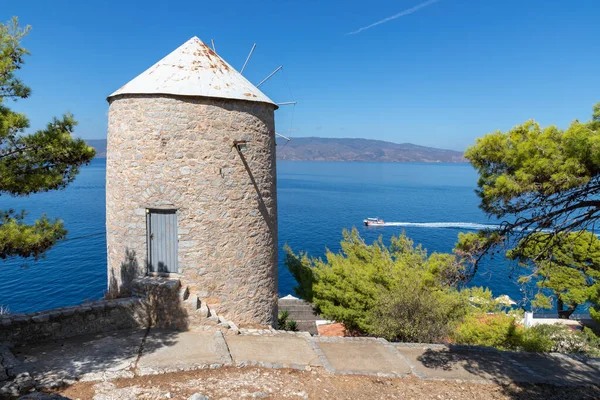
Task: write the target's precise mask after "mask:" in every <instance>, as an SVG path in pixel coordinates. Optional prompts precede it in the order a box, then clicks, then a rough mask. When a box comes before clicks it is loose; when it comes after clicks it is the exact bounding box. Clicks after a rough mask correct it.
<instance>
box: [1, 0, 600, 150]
mask: <svg viewBox="0 0 600 400" xmlns="http://www.w3.org/2000/svg"><path fill="white" fill-rule="evenodd" d="M424 3H427V4H425V5H424ZM414 8H416V10H414V12H411V11H410V10H411V9H414ZM407 10H408V11H407ZM403 11H407V13H405V15H402V16H400V17H398V18H396V19H393V20H390V21H387V22H385V23H382V24H379V25H376V26H373V27H371V28H369V29H366V30H363V31H361V32H359V33H357V34H353V35H347V33H349V32H353V31H357V30H359V29H360V28H362V27H366V26H369V25H371V24H373V23H375V22H377V21H380V20H383V19H385V18H387V17H390V16H394V15H397V14H399V13H402V12H403ZM13 15H17V16H19V18H20V20H21V23H22V24H30V25H32V31H31V34H30V35H29V36H28V37H27V38H26V39H25V41H24V46H25V47H26V48H28V49H29V50H30V51H31V53H32V55H31V56H29V57H28V58H27V60H26V65H25V67H24V68H23V70H21V72H20V76H21V77H22V78H23V79H24V80H25V82H26V83H27V84H29V85H30V86H31V87H32V89H33V95H32V97H31V98H30V99H27V100H24V101H21V102H18V103H15V104H11V106H13V107H14V108H15V109H17V110H19V111H22V112H26V113H27V114H28V115H29V117H30V118H31V122H32V129H36V128H40V127H42V126H43V125H45V124H46V123H47V122H48V121H49V120H50V118H51V117H52V116H55V115H61V114H62V113H64V112H65V111H71V112H72V113H74V114H75V116H76V118H77V119H78V120H79V122H80V124H79V126H78V128H77V132H76V133H77V135H79V136H81V137H83V138H88V139H93V138H103V137H105V136H106V124H107V118H106V113H107V110H108V104H107V102H106V96H108V95H109V94H110V93H111V92H113V91H114V90H116V89H118V88H119V87H120V86H122V85H123V84H125V83H127V82H128V81H129V80H131V79H132V78H134V77H135V76H136V75H138V74H139V73H141V72H143V71H144V70H145V69H146V68H148V67H149V66H151V65H152V64H154V63H155V62H156V61H158V60H159V59H160V58H162V57H163V56H165V55H166V54H168V53H169V52H171V51H172V50H174V49H175V48H177V47H178V46H179V45H180V44H182V43H183V42H185V41H186V40H188V39H189V38H190V37H192V36H198V37H200V38H201V39H202V40H204V41H205V42H206V43H210V39H211V38H212V39H214V40H215V44H216V48H217V52H218V53H219V54H220V55H221V56H222V57H223V58H224V59H225V60H227V61H228V62H229V63H230V64H232V65H233V66H234V67H236V68H238V69H240V68H241V66H242V65H243V63H244V60H245V58H246V56H247V54H248V51H249V50H250V48H251V46H252V44H253V43H254V42H256V43H258V45H257V49H256V51H255V53H254V55H253V57H252V60H251V62H250V64H249V66H248V67H247V69H246V71H245V73H244V75H246V76H247V77H248V78H249V79H250V80H251V81H252V82H254V83H258V82H260V80H262V78H264V77H265V76H266V75H268V74H269V73H270V72H271V71H272V70H274V69H275V68H276V67H277V66H279V65H280V64H283V66H284V68H283V70H282V72H281V73H279V74H277V75H276V76H274V77H273V78H272V79H271V80H269V81H268V83H265V84H264V85H263V86H261V89H262V90H263V91H264V92H265V93H266V94H267V95H268V96H270V97H271V98H272V99H273V100H275V101H277V102H283V101H292V100H295V101H298V105H297V106H296V107H291V106H284V107H281V109H280V110H279V111H277V114H276V122H277V130H278V132H280V133H282V134H289V135H291V136H322V137H366V138H373V139H382V140H389V141H393V142H398V143H401V142H411V143H416V144H421V145H426V146H436V147H443V148H451V149H457V150H462V149H464V148H465V147H466V146H468V145H470V144H472V143H473V142H474V140H475V138H476V137H478V136H481V135H483V134H485V133H487V132H491V131H494V130H497V129H501V130H506V129H509V128H510V127H512V126H514V125H517V124H519V123H521V122H523V121H525V120H527V119H530V118H534V119H536V120H537V121H539V122H540V123H542V124H543V125H549V124H555V125H558V126H560V127H566V126H567V125H568V124H569V122H571V121H572V120H574V119H575V118H578V119H580V120H588V119H589V117H590V115H591V107H592V105H593V104H594V103H595V102H597V101H600V72H599V71H600V39H599V38H600V22H598V21H599V20H600V18H599V17H600V2H599V1H597V0H578V1H576V2H574V1H566V0H526V1H524V0H518V1H517V0H439V1H437V2H434V1H429V2H426V1H425V0H396V1H377V0H372V1H368V2H366V1H353V0H345V1H323V0H321V1H312V0H311V1H308V0H303V1H283V0H279V1H260V2H258V1H233V0H232V1H227V2H220V1H211V2H207V1H201V0H195V1H165V0H163V1H154V0H145V1H134V0H129V1H128V0H120V1H112V0H104V1H75V0H73V1H66V0H52V1H50V0H47V1H44V0H38V1H31V0H19V1H10V2H9V1H7V0H5V1H3V4H2V10H1V11H0V19H1V20H8V19H9V18H10V17H11V16H13ZM292 114H293V115H292ZM292 116H293V118H292Z"/></svg>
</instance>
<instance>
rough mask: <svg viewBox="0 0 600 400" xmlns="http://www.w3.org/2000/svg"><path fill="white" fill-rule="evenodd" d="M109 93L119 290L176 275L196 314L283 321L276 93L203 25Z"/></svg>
mask: <svg viewBox="0 0 600 400" xmlns="http://www.w3.org/2000/svg"><path fill="white" fill-rule="evenodd" d="M108 102H109V104H110V106H109V117H108V148H107V161H106V228H107V246H108V278H109V294H110V295H112V296H127V295H129V294H130V293H131V291H132V289H133V286H134V285H135V283H134V280H135V279H138V278H139V277H142V276H146V277H147V278H144V279H145V280H146V282H148V281H150V282H151V281H152V280H156V282H159V281H161V280H163V281H164V280H165V279H167V280H169V281H178V282H180V291H181V298H182V300H186V299H188V298H189V296H191V297H192V299H193V302H192V303H193V304H195V305H197V306H194V307H191V308H190V307H188V308H187V312H188V314H189V313H194V312H195V309H196V308H198V307H199V305H200V304H201V303H203V302H205V303H207V304H209V305H211V306H212V307H213V309H218V310H219V314H223V315H224V316H225V317H226V318H228V319H229V320H232V321H235V322H236V323H242V324H243V323H255V324H261V325H272V324H274V323H275V322H276V320H277V318H276V315H277V197H276V193H277V192H276V169H275V168H276V164H275V125H274V111H275V110H276V109H277V108H278V107H277V105H276V104H275V103H274V102H273V101H271V100H270V99H269V98H268V97H267V96H265V95H264V94H263V93H262V92H261V91H260V90H259V89H257V88H256V87H255V86H254V85H252V83H250V82H249V81H248V80H247V79H246V78H244V77H243V76H242V75H241V74H240V73H239V72H237V71H236V70H235V69H234V68H232V67H231V66H230V65H229V64H228V63H227V62H225V61H224V60H223V59H221V57H219V56H218V55H217V54H216V53H215V52H214V51H213V50H212V49H210V48H209V47H208V46H206V45H205V44H204V43H203V42H202V41H201V40H200V39H198V38H197V37H194V38H192V39H190V40H188V41H187V42H186V43H184V44H183V45H182V46H180V47H179V48H177V49H176V50H175V51H173V52H172V53H170V54H169V55H167V56H166V57H165V58H163V59H162V60H160V61H159V62H157V63H156V64H155V65H153V66H152V67H150V68H149V69H148V70H146V71H145V72H143V73H142V74H140V75H139V76H137V77H136V78H134V79H133V80H132V81H131V82H129V83H127V84H126V85H125V86H123V87H122V88H120V89H119V90H117V91H116V92H114V93H112V94H111V95H110V96H109V97H108ZM159 300H160V299H159Z"/></svg>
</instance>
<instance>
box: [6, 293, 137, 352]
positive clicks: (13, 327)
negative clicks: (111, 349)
mask: <svg viewBox="0 0 600 400" xmlns="http://www.w3.org/2000/svg"><path fill="white" fill-rule="evenodd" d="M146 326H147V313H146V307H144V300H143V299H136V298H127V299H118V300H102V301H95V302H91V303H85V304H82V305H79V306H74V307H65V308H56V309H53V310H48V311H42V312H37V313H31V314H9V315H3V316H1V317H0V343H11V344H14V345H23V344H29V343H37V342H42V341H45V340H54V339H64V338H69V337H73V336H77V335H83V334H90V333H102V332H112V331H115V330H119V329H130V328H141V327H146Z"/></svg>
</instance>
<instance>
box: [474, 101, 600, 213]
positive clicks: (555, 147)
mask: <svg viewBox="0 0 600 400" xmlns="http://www.w3.org/2000/svg"><path fill="white" fill-rule="evenodd" d="M599 105H600V103H599V104H598V105H596V106H595V107H594V109H595V111H594V112H595V115H596V113H597V112H598V106H599ZM597 122H598V121H597V120H592V121H591V122H590V123H587V124H584V123H580V122H579V121H575V122H573V123H572V124H571V125H570V126H569V128H568V129H567V130H566V131H562V130H560V129H558V128H556V127H555V126H550V127H548V128H542V127H540V125H539V124H537V123H535V122H534V121H527V122H526V123H524V124H523V125H519V126H517V127H515V128H513V129H511V130H510V131H508V132H507V133H502V132H500V131H497V132H494V133H491V134H488V135H485V136H484V137H482V138H479V139H477V143H476V144H475V146H472V147H470V148H469V149H468V150H467V151H466V153H465V156H466V157H467V158H468V159H469V160H470V161H471V164H472V165H473V166H474V167H475V168H477V170H478V172H479V181H478V187H479V190H478V194H479V196H480V197H481V200H482V204H481V206H482V208H483V209H484V210H485V211H486V212H488V213H490V214H492V215H495V216H497V217H503V216H505V215H507V214H511V213H513V212H515V211H519V210H521V209H522V208H523V207H526V206H527V203H528V201H529V200H530V197H531V195H532V194H540V195H555V194H562V193H563V192H564V191H568V190H571V189H575V188H581V187H582V186H583V185H585V184H587V183H588V182H590V181H591V180H592V178H595V177H597V176H598V175H599V173H600V131H598V124H597ZM547 217H548V218H551V219H552V218H553V216H552V215H548V216H547Z"/></svg>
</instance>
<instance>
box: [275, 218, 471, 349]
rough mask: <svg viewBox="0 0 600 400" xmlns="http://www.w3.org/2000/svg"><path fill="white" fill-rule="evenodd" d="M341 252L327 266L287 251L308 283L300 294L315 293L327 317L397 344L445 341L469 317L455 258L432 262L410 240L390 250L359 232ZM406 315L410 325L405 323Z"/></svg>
mask: <svg viewBox="0 0 600 400" xmlns="http://www.w3.org/2000/svg"><path fill="white" fill-rule="evenodd" d="M341 247H342V250H341V252H340V253H338V254H334V253H332V252H330V251H327V253H326V257H325V260H322V259H316V258H309V257H308V256H307V255H306V254H301V255H300V256H297V255H295V254H294V253H293V252H292V251H291V249H289V248H287V249H286V251H287V256H286V265H287V266H288V268H290V270H291V271H292V273H293V274H294V276H299V275H300V274H299V272H298V271H301V274H302V277H303V279H302V280H299V288H297V289H296V293H297V294H300V295H301V294H307V293H310V294H311V296H312V300H313V303H314V304H315V306H316V307H317V309H318V310H319V312H320V313H321V315H323V316H324V317H326V318H328V319H332V320H335V321H338V322H342V323H343V324H344V325H345V326H346V328H347V329H349V330H351V331H358V332H362V333H368V334H377V335H381V336H384V337H387V338H390V339H393V340H421V339H422V340H429V339H431V338H433V337H435V340H439V339H440V338H442V337H443V336H444V335H445V334H446V326H445V325H450V324H452V323H453V322H454V320H455V319H456V318H458V317H459V316H460V315H463V314H464V311H461V310H460V309H461V308H462V309H463V310H464V309H465V308H466V307H467V306H468V302H467V301H466V298H465V297H464V296H463V295H461V294H460V293H459V292H458V290H456V286H457V285H458V284H459V283H461V282H462V281H463V280H464V267H463V266H462V265H461V264H460V263H459V262H458V260H457V258H456V257H455V256H454V255H451V254H438V253H434V254H431V255H430V256H428V255H427V251H426V250H425V249H423V248H422V247H421V246H414V244H413V242H412V241H411V240H410V239H409V238H408V237H406V235H404V234H402V235H400V236H399V237H393V238H392V239H391V241H390V245H389V246H387V247H386V246H385V245H384V244H383V241H382V239H381V238H380V239H379V240H378V241H376V242H375V243H373V244H372V245H367V244H366V243H365V242H364V241H363V240H362V238H361V237H360V236H359V234H358V231H357V230H356V229H353V230H352V231H347V230H344V232H343V240H342V242H341ZM307 283H308V284H307ZM307 286H309V287H307ZM305 299H307V298H306V297H305ZM400 315H402V316H403V318H404V317H406V318H408V319H407V320H406V321H399V320H398V316H400ZM427 318H429V319H428V320H427ZM411 324H412V325H413V326H412V327H411V326H410V325H411ZM427 324H430V325H432V326H431V327H430V328H427V327H426V325H427ZM436 324H437V325H436ZM417 325H418V326H419V327H421V328H422V329H421V332H422V334H421V335H422V336H418V335H419V333H418V332H417V331H418V330H417V329H414V327H415V326H417ZM431 340H434V339H431Z"/></svg>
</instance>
